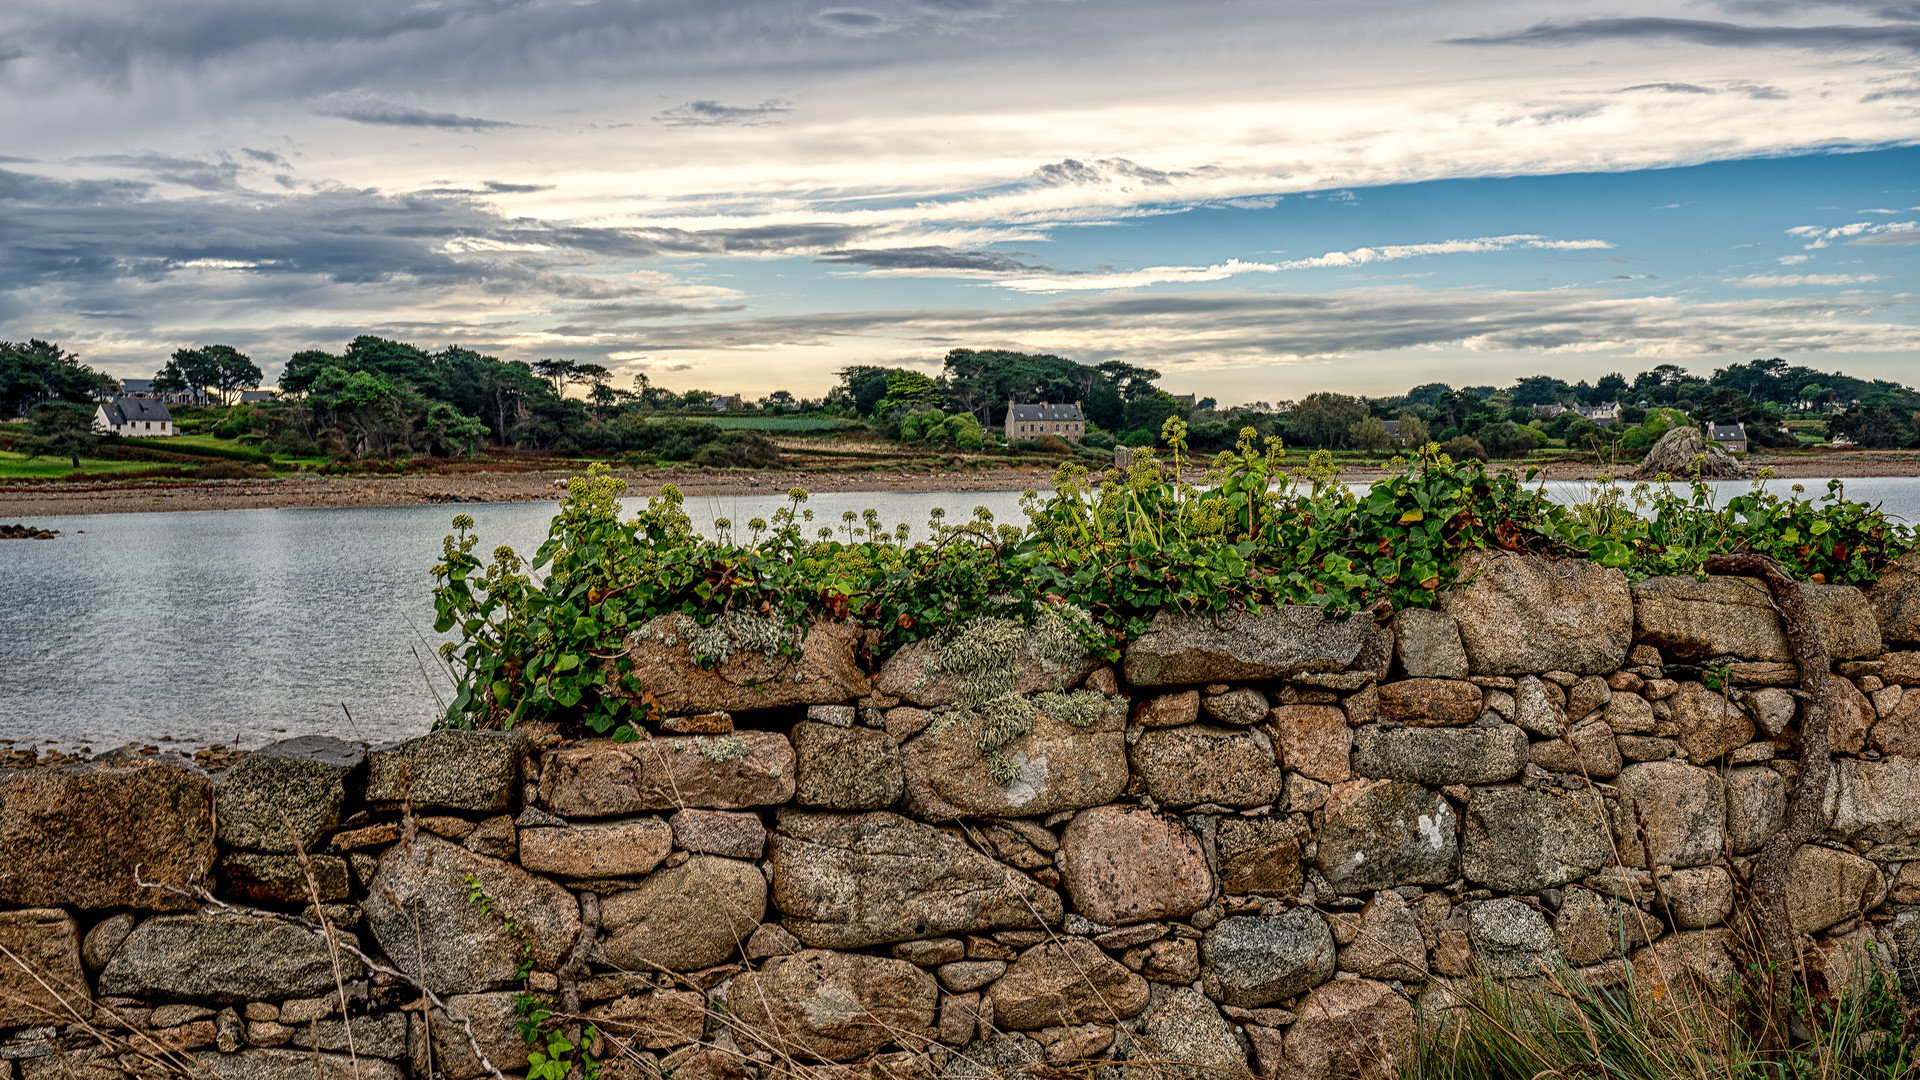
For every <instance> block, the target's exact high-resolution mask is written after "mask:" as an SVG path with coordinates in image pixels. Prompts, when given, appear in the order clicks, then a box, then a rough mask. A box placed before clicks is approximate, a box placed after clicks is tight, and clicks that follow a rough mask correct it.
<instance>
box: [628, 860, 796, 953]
mask: <svg viewBox="0 0 1920 1080" xmlns="http://www.w3.org/2000/svg"><path fill="white" fill-rule="evenodd" d="M766 914H767V879H766V878H765V877H764V876H763V875H762V874H761V873H760V869H759V868H758V867H756V866H754V865H753V864H752V863H750V862H742V861H741V860H739V859H725V858H721V857H720V856H718V855H695V856H693V857H692V858H690V859H688V860H687V861H686V862H683V863H681V864H680V865H678V866H673V867H668V868H666V869H664V870H659V871H656V872H654V873H653V874H650V875H648V876H647V878H646V879H645V880H644V881H642V882H641V883H640V886H639V888H635V889H625V890H622V891H620V892H617V893H614V894H613V895H612V896H609V897H607V898H606V900H604V901H602V902H601V905H600V921H601V924H602V926H603V927H604V928H605V932H606V941H605V942H604V943H603V944H602V945H601V946H600V951H601V954H602V955H603V956H605V957H606V958H607V961H608V962H609V963H612V964H616V965H618V966H620V967H623V968H628V969H631V970H636V971H654V970H658V969H660V968H665V969H666V970H668V971H698V970H700V969H702V968H709V967H713V966H715V965H716V964H721V963H724V962H726V960H727V958H729V957H731V956H733V955H734V954H735V953H737V952H739V951H740V947H741V946H742V945H743V944H745V943H746V940H747V937H748V936H749V935H751V934H752V933H753V931H754V929H755V928H756V927H758V926H759V925H760V920H762V919H763V918H765V917H766Z"/></svg>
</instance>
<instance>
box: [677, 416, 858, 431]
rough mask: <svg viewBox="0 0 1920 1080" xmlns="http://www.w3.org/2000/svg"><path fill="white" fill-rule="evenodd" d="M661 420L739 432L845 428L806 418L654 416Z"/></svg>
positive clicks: (837, 422)
mask: <svg viewBox="0 0 1920 1080" xmlns="http://www.w3.org/2000/svg"><path fill="white" fill-rule="evenodd" d="M653 419H654V420H655V421H656V422H658V421H661V420H692V421H694V422H696V423H701V424H712V425H713V426H714V427H717V428H726V429H728V430H740V431H832V430H834V429H835V428H842V427H846V426H847V421H845V420H834V419H820V418H815V417H806V416H656V417H654V418H653Z"/></svg>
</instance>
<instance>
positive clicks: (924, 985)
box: [727, 949, 939, 1061]
mask: <svg viewBox="0 0 1920 1080" xmlns="http://www.w3.org/2000/svg"><path fill="white" fill-rule="evenodd" d="M938 1000H939V987H938V986H936V985H935V984H934V981H933V976H931V975H928V974H927V973H926V972H923V971H921V970H920V969H919V968H917V967H914V966H913V965H912V964H909V963H907V962H906V961H904V960H887V959H883V958H881V957H877V956H862V955H859V954H857V953H841V952H829V951H826V950H823V949H809V950H807V951H806V952H799V953H795V954H793V955H792V956H783V957H779V958H777V959H774V960H770V961H768V962H767V965H766V966H765V967H763V968H762V969H760V970H759V971H755V972H749V973H747V974H745V975H742V976H740V977H739V978H736V979H735V980H734V981H733V986H732V989H731V990H730V991H729V992H728V994H727V1006H728V1008H729V1009H730V1010H731V1011H732V1012H733V1013H734V1014H735V1015H736V1016H738V1017H739V1018H740V1020H741V1022H742V1023H741V1025H740V1030H739V1033H738V1034H736V1036H735V1037H736V1039H740V1038H742V1037H744V1038H745V1039H746V1040H748V1041H754V1042H760V1043H763V1044H764V1045H765V1046H766V1047H767V1048H768V1049H770V1050H773V1051H775V1052H776V1053H782V1054H798V1055H800V1056H802V1057H816V1058H825V1059H826V1060H828V1061H851V1060H853V1059H855V1058H860V1057H865V1056H866V1055H868V1054H870V1053H872V1052H873V1051H875V1050H877V1049H879V1048H880V1047H882V1046H885V1045H887V1044H888V1043H891V1042H894V1041H895V1040H897V1039H899V1038H900V1037H901V1036H902V1035H903V1034H906V1033H911V1032H917V1031H922V1030H925V1029H927V1028H930V1027H932V1026H933V1022H934V1009H935V1005H936V1004H937V1002H938Z"/></svg>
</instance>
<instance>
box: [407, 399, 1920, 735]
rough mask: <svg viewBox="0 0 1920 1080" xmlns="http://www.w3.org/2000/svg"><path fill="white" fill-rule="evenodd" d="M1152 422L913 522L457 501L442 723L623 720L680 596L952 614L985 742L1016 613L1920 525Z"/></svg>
mask: <svg viewBox="0 0 1920 1080" xmlns="http://www.w3.org/2000/svg"><path fill="white" fill-rule="evenodd" d="M1162 434H1163V437H1164V442H1165V444H1166V448H1167V449H1166V456H1165V458H1164V460H1163V458H1162V456H1161V455H1160V454H1157V453H1156V452H1154V451H1153V450H1151V449H1146V448H1143V449H1141V450H1138V451H1135V453H1134V456H1133V462H1132V465H1131V467H1130V469H1129V470H1128V471H1126V472H1125V473H1121V472H1119V471H1117V470H1116V471H1112V472H1103V473H1101V474H1098V475H1096V474H1094V473H1091V472H1089V470H1088V468H1087V467H1086V466H1085V465H1083V464H1080V463H1078V462H1075V461H1067V462H1064V463H1063V464H1062V465H1061V466H1060V468H1059V470H1058V471H1057V472H1056V474H1055V476H1054V479H1053V483H1054V492H1053V494H1052V495H1051V496H1049V497H1047V498H1045V499H1043V498H1041V497H1040V495H1039V494H1038V493H1035V492H1029V493H1028V494H1027V497H1026V498H1025V499H1024V500H1023V508H1024V509H1025V511H1026V513H1027V516H1028V519H1029V523H1028V525H1027V526H1026V527H1025V528H1020V527H1017V526H1013V525H1007V524H997V523H995V522H994V521H993V518H992V515H991V514H989V513H988V512H986V511H985V510H984V509H980V510H977V511H976V513H975V517H974V520H972V521H970V522H967V523H965V524H961V525H948V524H946V523H945V521H944V517H943V515H942V514H941V513H939V512H937V511H936V513H935V515H934V519H933V521H932V522H931V523H930V528H929V535H928V537H927V538H926V539H924V540H923V541H921V542H919V543H910V542H909V541H910V538H911V536H912V530H911V529H910V528H908V526H906V525H904V524H902V525H899V526H896V527H889V526H888V525H886V524H885V523H883V522H882V521H881V520H880V518H879V515H878V514H876V513H874V512H873V511H868V512H867V513H866V514H865V515H857V514H854V513H853V512H851V511H848V512H847V513H845V514H844V515H843V517H842V519H841V521H840V523H839V525H838V527H837V528H835V527H834V526H832V525H831V524H826V523H815V522H814V521H813V514H812V512H811V511H808V510H805V509H804V503H805V502H806V493H805V492H804V491H801V490H799V489H794V490H793V491H792V492H790V493H789V494H790V496H791V501H790V503H789V505H788V506H786V507H783V508H781V509H780V510H778V511H776V512H775V513H774V514H773V515H772V520H771V521H762V520H759V519H755V520H754V521H751V522H748V523H747V526H746V530H745V535H744V536H742V535H740V532H739V530H737V529H736V528H735V527H734V526H733V525H732V524H731V523H728V522H719V523H717V525H718V526H719V527H718V535H717V536H715V537H713V538H705V537H701V536H699V535H697V534H696V533H695V532H694V529H693V527H692V523H691V521H690V520H689V519H688V517H687V515H686V513H685V512H684V511H683V509H682V507H681V496H680V494H679V492H678V491H677V490H675V489H674V488H672V487H670V486H669V487H667V488H664V489H663V490H662V492H661V494H660V495H658V496H656V497H654V498H653V499H651V500H649V501H648V503H647V505H646V507H645V508H644V509H643V510H642V511H641V512H640V513H639V514H638V515H637V516H635V517H634V518H632V519H630V520H626V521H622V520H620V516H619V509H618V503H617V499H618V497H619V496H620V494H621V493H622V492H623V491H624V490H625V485H624V483H623V482H621V481H619V480H618V479H616V478H613V477H611V476H608V475H606V470H605V467H604V466H600V465H595V466H593V467H592V468H591V469H590V470H589V472H588V475H587V476H584V477H576V478H575V479H574V480H572V481H571V482H570V485H569V494H568V497H567V499H566V501H565V502H564V503H562V505H561V508H560V512H559V514H558V515H557V516H556V517H555V519H554V521H553V525H552V527H551V529H550V531H549V534H548V539H547V541H546V542H545V543H544V544H543V545H542V546H541V548H540V550H539V552H538V553H537V554H536V555H535V556H534V558H533V560H532V564H531V566H529V565H527V564H526V563H524V562H523V561H522V560H521V558H520V557H519V556H518V555H517V554H515V553H514V552H513V551H512V550H511V549H509V548H504V547H503V548H499V549H496V550H495V551H494V553H493V558H492V561H491V562H482V561H481V559H480V558H478V557H477V556H476V555H475V554H474V553H473V552H474V548H475V547H476V545H477V543H478V541H477V539H476V538H475V537H474V536H473V535H472V534H471V529H472V527H473V522H472V519H471V518H468V517H466V516H465V515H462V516H460V517H457V518H455V519H454V527H455V529H456V535H454V536H450V537H448V538H447V540H446V544H445V548H444V555H443V558H442V560H441V562H440V563H439V564H438V565H437V566H436V567H435V568H434V575H435V579H436V583H437V584H436V588H435V590H434V597H435V605H436V609H437V612H438V619H437V622H436V627H437V629H438V630H440V631H441V632H442V633H445V632H448V631H453V630H456V629H457V631H458V633H459V637H460V639H461V640H460V642H459V643H458V644H453V643H449V644H448V645H447V646H445V647H444V655H445V656H446V658H447V659H448V660H449V662H450V663H451V664H453V665H454V668H455V670H456V672H457V673H458V674H459V676H460V685H459V689H458V691H457V694H456V697H455V699H454V702H453V704H452V706H451V707H450V708H449V709H448V712H447V715H446V717H445V722H446V723H448V724H454V725H468V724H478V725H482V726H510V725H511V724H513V723H515V722H517V721H519V720H521V719H526V718H535V717H537V718H548V719H557V720H561V721H564V722H566V723H569V724H572V725H578V726H584V727H586V728H589V729H591V730H594V731H599V732H603V733H607V732H612V733H614V734H615V735H616V737H622V738H631V737H635V736H636V735H637V734H638V728H637V726H636V725H637V724H639V723H640V722H641V721H642V720H644V718H645V715H646V710H645V708H644V707H643V706H636V705H635V704H634V702H636V701H644V696H643V694H642V691H641V688H640V687H638V686H637V685H634V684H633V683H631V682H630V681H629V678H630V676H631V674H632V672H631V660H630V659H629V657H628V655H627V653H626V650H625V648H624V645H625V643H626V642H627V640H628V638H629V636H630V635H633V634H636V633H654V632H655V631H652V630H647V629H645V628H646V626H647V624H648V623H649V621H650V620H652V619H654V618H655V617H657V616H661V615H677V616H679V617H680V621H679V624H678V625H679V627H680V629H679V630H678V631H675V632H674V634H673V637H674V640H675V641H679V640H685V641H688V642H691V643H694V644H695V645H696V648H695V653H696V655H697V657H699V658H701V659H702V661H703V662H716V661H719V660H724V659H725V657H726V656H728V655H731V653H732V652H734V651H738V650H740V649H759V650H762V651H769V652H772V653H778V654H786V655H792V654H794V653H797V652H798V651H799V650H800V649H801V648H802V647H803V645H804V634H805V631H806V628H807V627H809V626H811V625H812V624H813V622H814V620H815V619H817V618H823V617H824V618H835V619H851V620H854V621H856V622H857V623H859V624H861V625H863V626H866V627H869V628H871V629H873V630H875V631H877V632H878V633H879V635H880V640H879V641H878V643H877V644H876V646H875V647H874V648H873V650H872V652H873V655H874V656H876V657H878V656H886V655H890V654H891V653H892V652H893V651H895V650H896V649H897V648H898V647H899V646H901V645H903V644H905V643H907V642H909V641H913V640H917V639H920V638H924V637H928V636H931V635H936V634H937V635H940V636H941V640H942V645H943V647H942V649H941V650H940V653H941V656H942V660H941V663H942V664H943V665H944V666H945V669H946V670H948V671H949V672H950V673H954V674H959V675H960V676H961V677H962V681H963V684H964V686H965V687H966V688H967V691H966V693H965V694H964V701H963V702H962V707H963V708H967V709H973V710H975V711H979V712H980V713H981V714H982V716H983V717H984V718H985V719H986V720H987V721H989V726H988V729H987V730H988V733H989V734H990V735H991V736H992V737H991V738H987V739H984V741H985V742H990V743H993V744H994V748H995V749H996V750H997V748H998V746H1000V745H1003V744H1004V742H1005V741H1006V740H1007V739H1011V738H1013V737H1015V736H1017V734H1018V730H1020V729H1021V723H1022V719H1023V717H1022V716H1016V715H1013V714H1012V713H1011V712H1007V711H1006V710H1005V709H1004V708H1003V707H1002V706H1001V705H998V704H993V705H992V710H995V711H993V712H992V713H991V714H990V712H989V705H990V703H994V702H996V701H997V700H998V699H999V698H1000V697H1002V696H1003V695H1004V694H1005V692H1006V690H1007V689H1008V688H1009V687H1005V686H1002V685H1001V682H1003V681H1004V679H999V676H998V675H996V673H999V675H1004V669H1005V668H1006V665H1005V664H1004V663H1002V661H1004V660H1005V656H1004V655H1003V654H1006V653H1008V651H1009V650H1011V649H1015V648H1018V647H1020V646H1019V642H1020V641H1021V640H1022V638H1021V634H1022V633H1027V632H1030V633H1031V634H1032V635H1033V640H1036V641H1039V640H1043V639H1044V640H1048V641H1055V640H1056V639H1058V640H1065V641H1074V640H1077V641H1078V642H1079V643H1080V645H1082V646H1084V647H1087V648H1091V649H1094V650H1096V651H1098V652H1100V653H1102V654H1104V655H1106V656H1108V657H1110V658H1111V657H1115V656H1117V655H1118V649H1119V647H1120V644H1121V642H1122V641H1123V640H1124V639H1125V638H1126V637H1127V636H1131V635H1133V634H1137V633H1139V632H1141V631H1142V630H1144V629H1145V626H1146V624H1147V622H1148V620H1149V619H1150V618H1151V617H1152V616H1153V614H1154V613H1155V612H1157V611H1159V610H1161V609H1163V608H1168V607H1175V608H1180V609H1183V610H1187V611H1190V612H1194V613H1199V614H1212V615H1214V616H1216V617H1218V618H1224V619H1231V618H1234V617H1236V616H1237V613H1240V612H1245V611H1252V610H1257V609H1259V608H1261V607H1264V606H1267V605H1274V604H1312V605H1316V606H1319V607H1322V608H1324V609H1326V610H1327V611H1328V612H1330V613H1332V614H1335V615H1345V614H1347V613H1351V612H1354V611H1357V610H1360V609H1363V608H1370V607H1373V606H1375V605H1380V604H1385V605H1390V606H1391V607H1393V608H1396V609H1397V608H1404V607H1425V606H1430V605H1432V604H1433V603H1434V601H1435V599H1436V596H1437V593H1438V592H1439V591H1440V590H1442V589H1446V588H1448V587H1450V586H1451V585H1452V584H1453V583H1454V582H1455V580H1456V576H1457V573H1458V570H1457V566H1458V564H1459V561H1460V558H1461V556H1462V555H1464V554H1465V553H1467V552H1469V551H1472V550H1476V549H1482V548H1502V549H1507V550H1513V551H1526V552H1533V553H1538V554H1548V555H1556V556H1563V557H1583V558H1588V559H1591V560H1593V561H1595V562H1598V563H1601V564H1602V565H1606V566H1612V567H1618V568H1621V569H1623V570H1625V571H1626V572H1627V573H1628V574H1629V575H1630V576H1631V577H1633V578H1636V579H1637V578H1643V577H1648V576H1653V575H1658V574H1697V573H1699V572H1700V569H1701V567H1702V565H1703V564H1704V562H1705V560H1706V559H1707V557H1708V556H1710V555H1713V554H1716V553H1719V552H1730V551H1759V552H1762V553H1764V554H1767V555H1770V556H1772V557H1774V558H1777V559H1779V560H1780V561H1781V562H1782V564H1783V565H1785V566H1786V568H1787V569H1788V570H1789V572H1791V573H1793V574H1794V575H1795V576H1797V577H1800V578H1803V579H1807V580H1813V581H1826V582H1832V583H1836V584H1853V585H1858V584H1864V583H1868V582H1871V581H1872V580H1874V579H1875V578H1877V576H1878V575H1879V574H1880V572H1881V571H1882V570H1883V569H1884V567H1885V566H1886V565H1887V563H1888V562H1890V561H1891V560H1892V559H1894V558H1897V557H1898V556H1899V555H1900V554H1902V553H1903V552H1905V551H1906V550H1908V549H1910V548H1912V547H1913V546H1914V536H1913V533H1912V531H1911V530H1909V529H1908V528H1907V527H1905V526H1903V525H1899V524H1896V523H1893V522H1890V521H1888V520H1887V518H1886V517H1885V515H1884V514H1882V513H1881V512H1880V511H1879V510H1877V509H1875V508H1872V507H1868V506H1865V505H1863V504H1860V503H1855V502H1848V501H1846V499H1845V498H1844V491H1843V489H1842V488H1841V486H1840V485H1839V483H1838V482H1835V483H1834V484H1832V485H1831V486H1830V488H1829V490H1828V492H1827V493H1826V494H1825V495H1824V496H1821V497H1820V498H1819V499H1817V500H1816V499H1809V498H1807V497H1806V496H1805V493H1804V492H1803V491H1802V490H1801V489H1800V488H1799V487H1797V486H1796V487H1794V488H1793V489H1791V491H1790V492H1789V493H1788V494H1787V495H1785V496H1780V495H1776V494H1773V493H1771V492H1769V491H1768V490H1766V488H1765V485H1764V483H1756V485H1755V487H1754V489H1753V490H1751V491H1749V492H1745V493H1742V494H1740V495H1738V496H1736V497H1734V498H1731V499H1728V500H1727V501H1726V502H1725V503H1724V504H1721V503H1716V501H1715V499H1714V495H1713V491H1712V489H1711V488H1710V487H1709V486H1708V485H1707V484H1706V483H1704V482H1701V481H1698V480H1696V481H1694V482H1692V483H1691V484H1681V485H1650V484H1642V485H1636V486H1634V487H1632V488H1630V489H1623V488H1620V487H1618V486H1616V485H1613V484H1611V483H1603V484H1599V485H1596V487H1595V488H1594V489H1593V491H1592V492H1591V493H1590V495H1589V498H1587V499H1586V500H1584V501H1581V502H1579V503H1576V504H1574V505H1571V506H1563V505H1559V504H1556V503H1554V502H1552V501H1551V500H1549V499H1548V498H1547V496H1546V493H1545V492H1544V490H1542V489H1540V488H1537V487H1530V486H1528V481H1530V480H1531V479H1532V476H1533V474H1532V473H1531V472H1529V473H1528V474H1527V476H1526V477H1525V478H1524V479H1523V478H1522V477H1521V476H1519V475H1517V474H1516V473H1515V472H1513V471H1512V470H1501V471H1499V472H1498V473H1489V472H1488V471H1487V469H1486V468H1485V467H1484V466H1482V465H1481V464H1480V463H1479V462H1476V461H1455V460H1453V459H1452V458H1450V457H1449V456H1448V455H1447V454H1446V453H1443V452H1442V449H1441V448H1440V447H1438V446H1434V445H1432V444H1429V445H1427V446H1426V447H1424V448H1422V449H1421V450H1420V451H1419V452H1418V453H1417V454H1416V455H1415V457H1414V460H1413V461H1412V463H1411V465H1408V463H1406V462H1404V461H1402V460H1401V459H1397V458H1396V459H1394V461H1392V462H1389V470H1390V471H1389V475H1388V476H1386V477H1385V478H1383V479H1381V480H1378V481H1375V482H1374V483H1373V484H1372V485H1371V486H1370V487H1368V488H1367V489H1366V490H1364V491H1360V492H1355V491H1353V490H1351V489H1350V488H1349V487H1348V486H1347V485H1345V484H1343V483H1341V482H1340V480H1339V470H1338V468H1337V467H1336V466H1334V464H1333V462H1332V456H1331V454H1330V453H1329V452H1327V451H1324V450H1322V451H1316V452H1315V453H1313V454H1312V455H1311V456H1309V457H1308V458H1307V459H1306V460H1305V461H1304V463H1302V464H1300V465H1298V466H1296V467H1294V468H1292V469H1291V470H1289V469H1288V468H1287V467H1286V466H1287V464H1288V462H1287V460H1286V451H1285V450H1284V448H1283V447H1282V446H1281V444H1280V442H1279V440H1278V439H1273V438H1269V439H1267V440H1265V441H1264V442H1261V441H1260V440H1259V439H1258V435H1257V432H1256V431H1255V430H1254V429H1252V428H1248V429H1245V430H1243V431H1242V432H1241V436H1240V439H1239V441H1238V442H1237V444H1236V445H1235V447H1234V448H1233V449H1232V450H1228V451H1223V452H1221V453H1219V454H1217V455H1215V456H1213V457H1212V459H1211V461H1210V466H1211V468H1210V470H1209V471H1208V473H1207V475H1206V478H1205V480H1204V481H1203V483H1202V484H1199V485H1195V484H1191V483H1188V482H1185V481H1183V480H1181V479H1179V477H1180V476H1181V475H1182V473H1181V470H1182V468H1184V467H1186V466H1188V465H1190V464H1192V462H1191V461H1190V460H1189V450H1188V445H1187V430H1186V425H1185V424H1184V423H1182V422H1181V421H1180V420H1179V419H1177V418H1169V419H1168V420H1167V422H1166V424H1165V426H1164V428H1163V431H1162ZM538 571H544V575H545V576H544V579H543V580H539V581H536V580H535V578H534V577H533V573H534V572H538ZM1069 598H1070V599H1071V605H1069V603H1068V599H1069ZM1061 627H1067V628H1070V629H1066V630H1062V629H1061ZM1023 628H1027V629H1025V630H1023ZM1056 644H1057V641H1056ZM1049 648H1051V646H1049ZM996 679H998V680H999V681H996ZM976 684H977V685H976ZM1024 719H1025V720H1026V721H1027V722H1030V720H1031V717H1030V716H1025V717H1024ZM983 752H991V751H987V750H984V749H983ZM995 764H996V766H998V765H999V762H997V761H996V762H995ZM1010 767H1011V766H1010V764H1008V765H1007V768H1010ZM997 771H1004V770H998V769H997Z"/></svg>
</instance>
